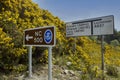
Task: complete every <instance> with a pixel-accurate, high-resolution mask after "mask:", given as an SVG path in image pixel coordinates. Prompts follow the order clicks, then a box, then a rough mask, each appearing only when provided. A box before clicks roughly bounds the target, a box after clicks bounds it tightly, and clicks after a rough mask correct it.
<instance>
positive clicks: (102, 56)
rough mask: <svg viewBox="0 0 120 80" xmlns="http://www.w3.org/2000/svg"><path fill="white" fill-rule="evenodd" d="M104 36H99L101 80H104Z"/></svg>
mask: <svg viewBox="0 0 120 80" xmlns="http://www.w3.org/2000/svg"><path fill="white" fill-rule="evenodd" d="M103 42H104V36H103V35H101V58H102V62H101V64H102V65H101V69H102V80H104V43H103Z"/></svg>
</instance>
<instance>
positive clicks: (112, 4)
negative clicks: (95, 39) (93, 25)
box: [33, 0, 120, 31]
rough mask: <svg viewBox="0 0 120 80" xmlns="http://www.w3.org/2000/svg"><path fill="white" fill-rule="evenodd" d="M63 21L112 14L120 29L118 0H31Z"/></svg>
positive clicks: (116, 26) (116, 25)
mask: <svg viewBox="0 0 120 80" xmlns="http://www.w3.org/2000/svg"><path fill="white" fill-rule="evenodd" d="M33 1H34V2H35V3H37V4H39V6H40V8H42V9H46V10H48V11H49V12H51V13H52V14H53V15H54V16H58V17H59V18H60V19H61V20H63V21H65V22H69V21H70V22H71V21H77V20H84V19H90V18H96V17H101V16H107V15H114V22H115V28H116V29H117V30H119V31H120V0H33Z"/></svg>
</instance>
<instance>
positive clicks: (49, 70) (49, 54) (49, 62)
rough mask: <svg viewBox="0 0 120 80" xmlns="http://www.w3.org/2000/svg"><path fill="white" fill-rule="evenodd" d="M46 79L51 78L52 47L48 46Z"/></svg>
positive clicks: (50, 79)
mask: <svg viewBox="0 0 120 80" xmlns="http://www.w3.org/2000/svg"><path fill="white" fill-rule="evenodd" d="M48 80H52V47H49V48H48Z"/></svg>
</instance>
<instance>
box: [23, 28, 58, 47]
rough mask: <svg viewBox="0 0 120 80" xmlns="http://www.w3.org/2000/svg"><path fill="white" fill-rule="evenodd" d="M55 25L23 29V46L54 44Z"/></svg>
mask: <svg viewBox="0 0 120 80" xmlns="http://www.w3.org/2000/svg"><path fill="white" fill-rule="evenodd" d="M55 42H56V41H55V27H39V28H33V29H26V30H25V31H24V44H25V46H55Z"/></svg>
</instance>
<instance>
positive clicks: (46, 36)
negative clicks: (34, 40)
mask: <svg viewBox="0 0 120 80" xmlns="http://www.w3.org/2000/svg"><path fill="white" fill-rule="evenodd" d="M52 37H53V34H52V31H51V30H50V29H47V30H46V31H45V33H44V41H45V42H46V43H47V44H49V43H51V41H52Z"/></svg>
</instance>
